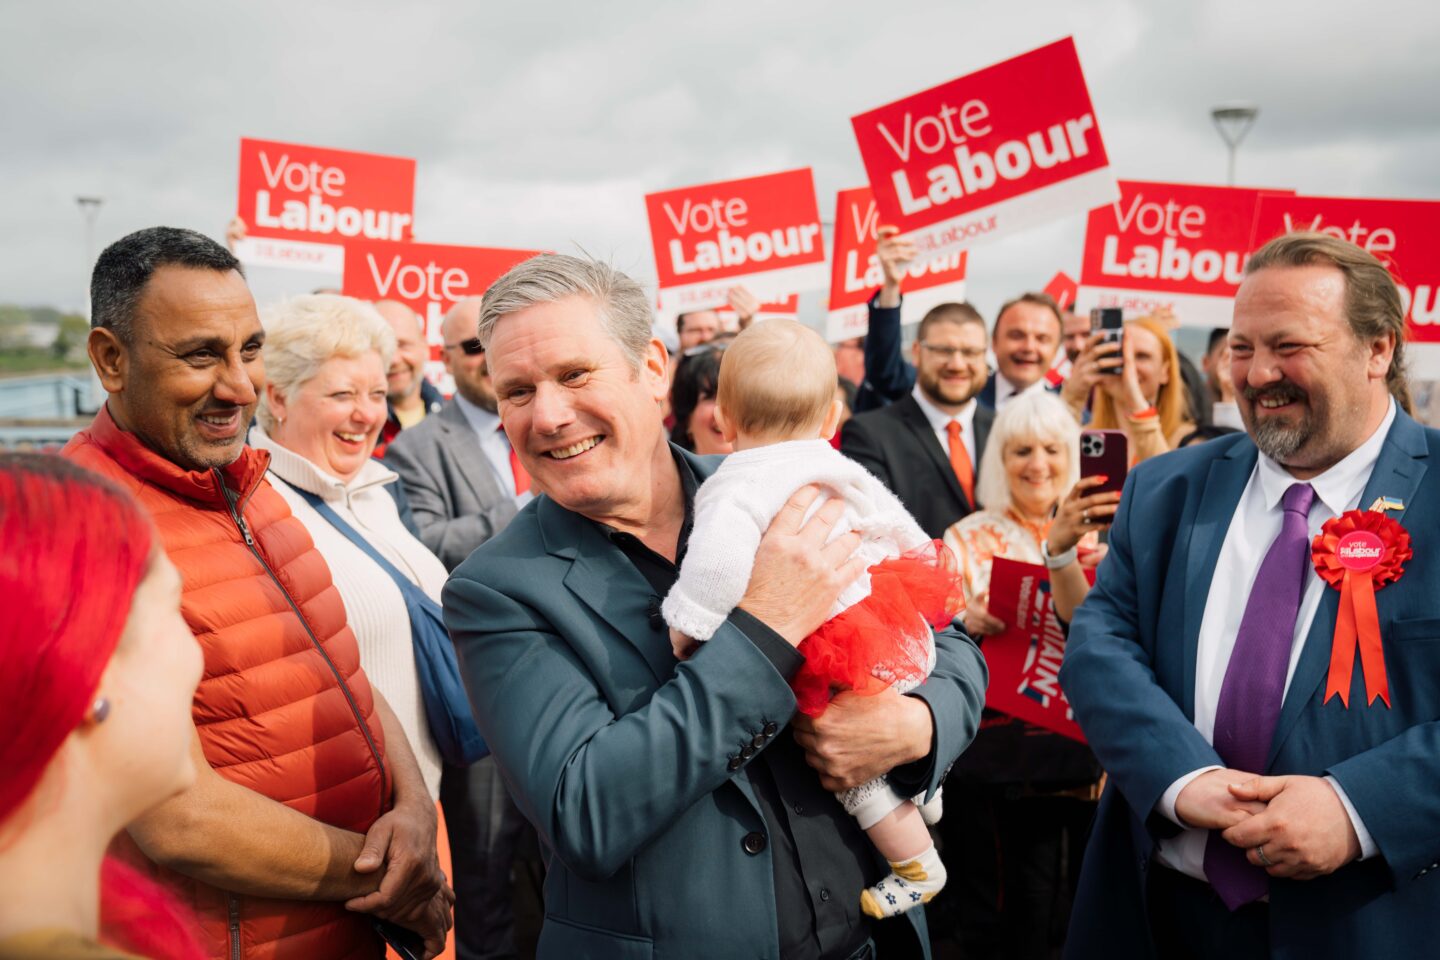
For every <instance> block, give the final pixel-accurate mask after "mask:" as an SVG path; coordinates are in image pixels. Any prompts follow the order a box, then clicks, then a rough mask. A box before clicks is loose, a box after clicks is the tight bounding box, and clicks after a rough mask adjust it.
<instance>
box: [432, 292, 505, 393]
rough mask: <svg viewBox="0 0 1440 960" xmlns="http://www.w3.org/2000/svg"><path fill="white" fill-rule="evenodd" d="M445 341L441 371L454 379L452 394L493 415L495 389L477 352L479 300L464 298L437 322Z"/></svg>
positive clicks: (483, 354) (487, 370)
mask: <svg viewBox="0 0 1440 960" xmlns="http://www.w3.org/2000/svg"><path fill="white" fill-rule="evenodd" d="M440 333H441V336H442V337H444V339H445V369H446V370H448V371H450V376H452V377H454V378H455V392H456V393H458V394H460V396H462V397H464V398H465V399H466V400H469V401H470V402H471V403H473V404H475V405H476V406H477V407H482V408H484V409H486V410H489V411H490V412H491V413H494V412H495V387H494V385H493V384H491V382H490V370H489V368H488V367H486V365H485V352H484V351H483V350H482V349H481V348H480V298H479V297H466V298H465V299H464V300H461V301H459V302H458V303H456V304H455V306H453V307H451V308H450V312H448V313H446V314H445V319H444V320H442V321H441V322H440Z"/></svg>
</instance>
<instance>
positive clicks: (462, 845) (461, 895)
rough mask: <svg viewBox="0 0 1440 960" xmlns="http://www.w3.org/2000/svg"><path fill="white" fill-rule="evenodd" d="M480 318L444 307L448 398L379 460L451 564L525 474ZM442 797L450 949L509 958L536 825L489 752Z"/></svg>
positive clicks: (482, 536)
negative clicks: (450, 888)
mask: <svg viewBox="0 0 1440 960" xmlns="http://www.w3.org/2000/svg"><path fill="white" fill-rule="evenodd" d="M479 321H480V298H479V297H470V298H468V299H465V300H462V301H460V302H459V303H457V304H455V306H453V307H452V308H451V309H450V312H449V313H447V314H445V319H444V321H443V323H442V324H441V328H440V329H441V336H442V337H443V338H444V341H445V346H444V351H445V352H444V358H445V369H446V370H447V371H449V373H450V375H451V376H452V377H454V379H455V396H454V398H452V399H451V400H450V402H449V403H447V404H446V405H445V406H444V407H443V408H441V410H440V412H439V413H438V414H436V415H435V416H432V417H426V418H425V419H424V420H422V421H420V423H418V424H416V425H415V426H413V427H411V428H410V429H408V430H404V431H402V432H401V433H400V434H399V435H398V436H396V438H395V439H394V441H393V442H391V444H390V447H389V449H388V451H387V452H386V455H385V465H386V466H388V467H390V468H392V469H393V470H394V471H395V472H396V473H398V474H400V479H401V482H403V483H404V485H405V494H406V496H407V498H408V499H409V501H410V509H411V512H412V514H413V516H414V519H415V525H416V527H417V528H418V531H419V536H420V539H421V540H422V541H424V543H425V545H426V546H427V547H429V548H430V549H431V550H433V551H434V552H435V555H436V556H438V557H439V558H440V561H441V562H442V563H444V564H445V567H446V569H450V570H453V569H454V568H455V567H456V566H457V565H458V564H459V563H460V561H462V560H464V559H465V558H466V557H468V556H469V555H470V553H471V551H473V550H474V549H475V548H476V547H478V546H480V544H482V543H484V542H485V541H486V540H489V539H490V538H491V537H492V536H494V535H495V534H497V533H499V532H500V531H501V530H503V529H505V525H506V524H508V523H509V522H510V520H511V518H513V517H514V516H515V511H516V508H517V503H518V502H519V501H520V500H524V499H528V498H529V493H528V492H527V491H528V487H529V483H528V477H526V476H525V475H524V474H523V472H522V473H521V474H520V475H519V476H517V475H516V473H515V472H514V470H513V469H512V463H511V451H510V441H509V440H507V439H506V438H505V433H504V431H503V430H501V428H500V417H499V416H498V415H497V414H496V412H495V390H494V388H493V387H492V386H491V384H490V375H489V373H488V372H487V371H486V367H485V351H484V350H482V349H481V348H480V341H479V340H478V339H476V328H477V326H478V324H479ZM517 488H519V489H518V490H517ZM440 803H441V806H442V807H443V809H444V811H445V825H446V829H447V830H448V832H449V835H450V856H451V863H452V864H453V867H454V874H455V876H454V878H453V879H454V884H455V902H456V910H455V916H456V920H457V922H456V925H455V946H456V954H457V956H458V957H459V960H502V958H509V957H515V956H517V955H518V951H517V948H516V942H515V910H514V906H513V902H512V884H511V871H512V869H514V870H515V872H516V875H517V883H518V887H519V891H518V894H519V896H520V898H521V902H522V904H524V905H528V904H529V902H530V901H536V902H537V908H536V910H535V911H534V912H536V913H539V909H538V901H539V899H540V895H539V883H538V880H536V879H534V875H535V874H538V873H539V871H540V866H539V864H538V863H535V862H534V860H533V855H532V857H531V858H530V862H529V863H527V862H526V861H525V858H524V857H523V855H522V856H521V857H520V858H519V859H518V860H517V851H524V850H526V849H528V848H531V847H533V846H534V841H533V839H531V838H533V836H534V830H533V829H532V828H531V827H530V825H529V824H528V823H526V822H525V818H524V816H522V815H521V813H520V811H519V809H517V808H516V806H515V802H514V801H513V800H511V799H510V795H509V794H508V793H507V792H506V790H505V785H504V783H503V782H502V781H501V779H500V776H499V773H498V772H497V770H496V767H495V761H494V759H493V758H491V757H485V758H484V759H482V760H480V761H478V762H476V763H474V764H472V765H471V766H470V767H468V768H465V769H460V768H457V767H446V768H445V772H444V775H443V777H442V779H441V782H440ZM523 916H524V914H523V912H522V917H523ZM522 932H523V924H522ZM522 939H523V938H522Z"/></svg>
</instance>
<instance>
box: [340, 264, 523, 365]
mask: <svg viewBox="0 0 1440 960" xmlns="http://www.w3.org/2000/svg"><path fill="white" fill-rule="evenodd" d="M538 252H539V251H537V250H509V249H502V248H496V247H455V246H446V245H442V244H437V243H393V242H391V241H388V240H355V241H352V242H350V243H348V244H346V245H345V279H344V281H343V284H342V287H341V289H342V292H343V293H344V294H345V295H346V296H349V297H358V298H360V299H361V300H398V301H400V302H401V303H404V304H406V305H407V306H409V307H410V309H412V310H414V311H415V312H416V313H418V314H420V317H421V319H422V320H423V322H424V329H425V339H426V341H427V342H428V343H429V344H430V363H429V364H427V365H426V369H425V373H426V376H427V377H429V378H430V379H431V380H432V381H433V382H435V383H440V384H442V389H444V390H445V392H447V393H448V392H450V387H449V385H448V384H447V383H445V381H444V369H445V368H444V365H443V364H442V363H440V347H441V346H442V345H443V344H444V342H445V341H444V338H443V337H442V336H441V334H440V322H441V321H442V320H443V319H444V318H445V312H446V311H447V310H449V309H450V308H451V307H453V306H454V305H455V303H456V301H458V300H463V299H464V298H465V297H478V296H480V295H481V294H483V293H484V292H485V291H486V289H487V288H488V287H489V286H490V284H492V283H494V282H495V281H496V280H498V279H499V278H500V276H501V274H503V273H504V272H505V271H506V270H509V269H510V268H511V267H513V266H514V265H515V264H517V263H519V262H520V261H522V260H528V259H529V258H531V257H533V256H535V254H536V253H538Z"/></svg>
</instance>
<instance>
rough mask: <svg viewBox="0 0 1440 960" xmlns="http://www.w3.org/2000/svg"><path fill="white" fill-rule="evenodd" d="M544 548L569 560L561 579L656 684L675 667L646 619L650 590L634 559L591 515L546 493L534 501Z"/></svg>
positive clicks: (666, 645)
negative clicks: (646, 668)
mask: <svg viewBox="0 0 1440 960" xmlns="http://www.w3.org/2000/svg"><path fill="white" fill-rule="evenodd" d="M536 509H537V511H538V513H539V520H540V529H541V535H542V536H543V537H544V539H545V544H546V547H545V548H546V550H547V552H549V553H551V554H553V555H554V556H557V557H562V558H565V559H568V560H570V562H571V563H570V570H569V572H568V573H566V574H565V578H564V583H565V586H566V588H567V589H569V590H570V592H571V593H573V594H574V595H575V597H576V599H578V600H579V601H580V602H581V603H583V604H585V606H587V607H589V608H590V610H591V611H592V612H593V613H594V614H595V615H596V616H597V617H599V618H600V619H601V620H603V621H604V622H605V623H606V624H607V625H609V627H610V628H611V629H612V630H614V631H615V633H616V634H617V635H618V636H620V637H621V638H622V639H624V640H625V642H626V643H628V644H630V645H631V646H632V647H634V648H635V650H636V651H637V652H638V653H639V654H640V656H641V657H643V658H644V660H645V662H646V664H647V665H649V667H650V672H651V673H652V674H654V676H655V682H656V684H657V685H658V684H661V683H664V682H665V681H667V680H669V679H670V677H671V676H672V675H673V674H674V672H675V656H674V654H673V653H672V652H671V650H670V645H669V644H668V643H665V642H664V641H663V639H662V638H661V636H660V635H659V634H657V632H656V631H655V629H654V627H653V626H652V625H651V622H650V607H651V602H652V601H651V598H652V597H653V596H654V595H655V591H654V590H652V589H651V588H650V584H649V582H648V581H647V580H646V579H645V577H644V576H643V575H642V574H641V573H640V571H639V570H636V569H635V565H634V564H632V563H631V562H630V560H629V559H628V558H627V557H626V556H625V554H623V553H622V552H621V551H620V548H619V547H617V546H615V544H613V543H611V542H610V539H609V538H608V537H607V536H605V534H604V533H602V532H601V531H600V529H599V527H598V526H596V525H595V524H594V523H593V522H592V521H590V520H587V519H585V518H584V517H581V516H578V515H576V514H574V513H571V512H570V511H568V510H566V509H565V508H564V507H562V506H560V505H559V504H557V503H556V502H555V501H554V500H551V499H550V498H549V497H544V498H542V499H541V501H540V503H539V504H538V505H537V507H536Z"/></svg>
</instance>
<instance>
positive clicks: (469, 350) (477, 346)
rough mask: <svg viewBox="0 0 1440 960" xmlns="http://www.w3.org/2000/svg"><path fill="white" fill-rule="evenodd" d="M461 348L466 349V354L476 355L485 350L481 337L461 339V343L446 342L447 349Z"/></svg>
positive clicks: (468, 355) (469, 355)
mask: <svg viewBox="0 0 1440 960" xmlns="http://www.w3.org/2000/svg"><path fill="white" fill-rule="evenodd" d="M457 347H458V348H459V349H461V350H464V351H465V356H467V357H475V356H479V355H480V354H482V353H484V352H485V346H484V345H483V344H482V343H481V342H480V338H479V337H471V338H470V339H469V340H461V341H460V342H459V343H447V344H445V349H446V350H453V349H455V348H457Z"/></svg>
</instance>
